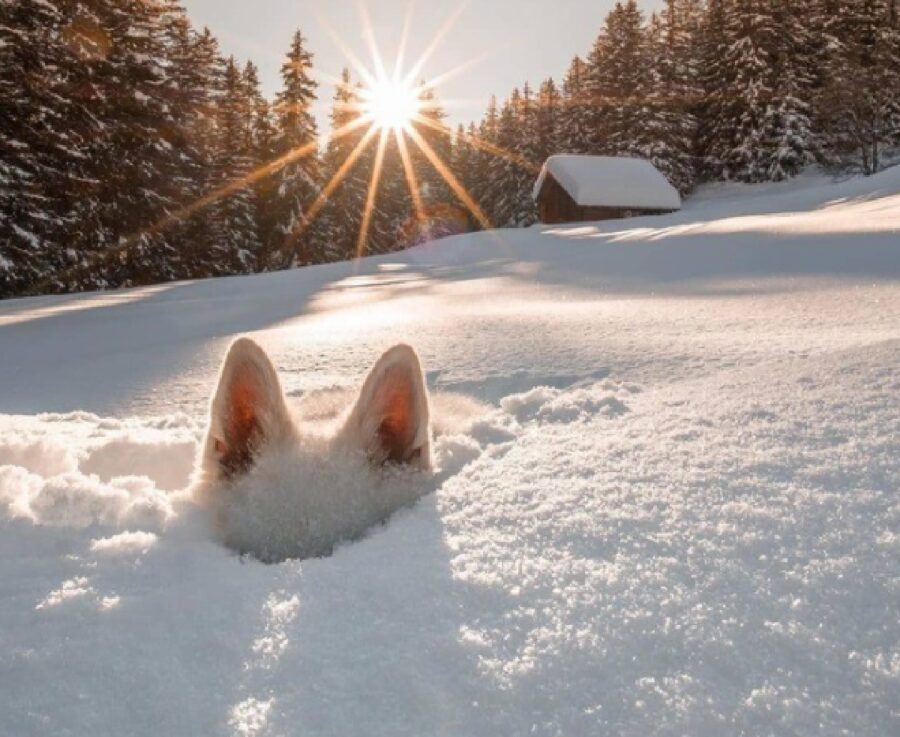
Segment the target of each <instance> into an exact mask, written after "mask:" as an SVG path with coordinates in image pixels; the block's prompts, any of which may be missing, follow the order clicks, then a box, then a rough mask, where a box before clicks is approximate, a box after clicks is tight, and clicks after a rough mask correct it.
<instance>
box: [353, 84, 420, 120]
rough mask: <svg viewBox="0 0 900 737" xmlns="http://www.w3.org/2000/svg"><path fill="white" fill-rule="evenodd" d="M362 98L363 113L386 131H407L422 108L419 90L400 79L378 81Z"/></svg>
mask: <svg viewBox="0 0 900 737" xmlns="http://www.w3.org/2000/svg"><path fill="white" fill-rule="evenodd" d="M362 97H363V104H362V108H363V111H364V112H365V113H366V114H368V115H369V117H371V118H372V120H373V121H374V123H375V125H377V126H378V127H379V128H382V129H385V130H394V131H402V130H406V129H407V128H408V127H409V125H410V123H412V121H413V118H415V117H416V116H417V115H418V114H419V111H420V110H421V108H422V103H421V101H420V99H419V94H418V89H417V88H415V87H413V86H411V85H408V84H405V83H404V82H403V81H401V80H398V79H391V78H382V79H378V80H376V83H375V84H374V85H372V87H371V88H369V89H365V90H363V91H362Z"/></svg>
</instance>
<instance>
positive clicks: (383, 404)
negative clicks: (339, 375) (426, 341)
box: [344, 345, 431, 469]
mask: <svg viewBox="0 0 900 737" xmlns="http://www.w3.org/2000/svg"><path fill="white" fill-rule="evenodd" d="M344 435H345V436H346V437H347V438H348V439H349V440H350V442H353V443H355V444H356V445H357V446H361V447H362V448H363V450H365V451H366V452H367V453H368V454H369V457H370V458H371V459H372V462H373V463H376V464H383V463H386V462H392V463H406V464H409V465H412V466H416V467H417V468H422V469H428V468H431V421H430V414H429V407H428V391H427V390H426V388H425V379H424V377H423V376H422V366H421V364H420V363H419V357H418V356H417V355H416V352H415V351H414V350H413V349H412V348H410V347H409V346H408V345H396V346H394V347H393V348H391V349H390V350H389V351H387V353H385V354H384V355H383V356H382V357H381V358H380V359H378V362H377V363H376V364H375V367H374V368H373V369H372V371H371V372H370V373H369V375H368V377H367V378H366V380H365V383H364V384H363V387H362V390H361V391H360V393H359V398H358V399H357V400H356V404H355V405H354V406H353V409H352V410H351V412H350V416H349V417H348V419H347V424H346V425H345V426H344Z"/></svg>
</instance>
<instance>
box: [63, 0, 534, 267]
mask: <svg viewBox="0 0 900 737" xmlns="http://www.w3.org/2000/svg"><path fill="white" fill-rule="evenodd" d="M466 5H467V1H466V0H464V2H462V3H461V4H460V5H459V6H458V7H457V8H456V9H455V10H454V11H453V12H452V13H451V14H450V15H449V16H448V18H447V19H446V21H445V22H444V23H443V25H442V26H441V28H440V29H439V30H438V32H437V33H436V34H435V36H434V37H433V38H432V40H431V41H430V43H429V44H428V45H427V47H426V48H425V50H424V51H423V53H422V54H421V56H419V57H418V58H417V59H416V60H415V62H413V63H412V64H411V65H410V66H409V67H408V68H405V54H406V48H407V44H408V41H409V35H410V28H411V24H412V13H413V5H412V3H410V5H409V7H408V12H407V14H406V19H405V22H404V25H403V29H402V34H401V41H400V45H399V47H398V49H397V55H396V62H395V64H394V68H393V70H392V71H391V72H390V73H389V72H388V71H387V69H386V67H385V64H384V61H383V57H382V55H381V52H380V49H379V47H378V44H377V42H376V39H375V35H374V32H373V29H372V24H371V22H370V20H369V17H368V11H367V9H366V7H365V4H364V3H360V6H359V9H360V21H361V24H362V29H363V33H364V35H365V37H366V40H367V43H368V46H369V51H370V55H371V57H372V65H373V68H369V67H368V66H366V65H365V64H363V63H362V62H361V61H360V60H359V58H358V57H357V56H356V55H355V54H353V52H352V50H351V49H350V48H349V47H348V46H347V44H345V43H344V42H343V40H342V39H341V38H340V36H339V35H338V34H337V33H336V32H335V31H334V30H333V29H332V28H331V27H330V26H329V25H328V24H327V22H326V21H325V20H324V19H323V18H321V17H320V18H319V22H320V24H321V25H322V27H323V28H325V30H326V31H327V32H328V33H329V35H331V37H332V39H333V41H334V42H335V44H336V45H337V46H338V48H339V49H340V50H341V51H342V52H343V54H344V55H345V57H346V58H347V60H348V61H349V62H350V64H351V65H352V66H353V67H354V68H355V69H356V71H357V74H358V75H359V78H360V79H361V80H362V82H363V87H362V88H361V89H360V90H359V97H360V100H359V102H358V103H356V104H355V105H353V106H352V110H353V112H355V113H356V118H355V119H354V120H352V121H351V122H350V123H348V124H347V125H344V126H342V127H341V128H339V129H337V130H334V131H332V132H331V134H330V139H332V140H336V139H339V138H343V137H345V136H348V135H351V134H354V133H356V132H357V131H359V130H360V129H363V128H365V131H364V132H363V135H362V136H361V138H360V139H359V141H358V142H357V143H356V145H355V146H354V148H353V149H352V151H351V152H350V153H349V154H348V156H347V159H346V160H345V161H344V162H343V163H342V164H341V166H339V167H338V169H337V171H335V173H334V174H333V175H332V177H331V179H330V180H329V181H328V182H327V183H325V185H324V186H323V187H322V189H321V191H320V193H319V195H318V197H317V198H316V200H315V202H313V203H312V204H311V205H310V206H309V207H308V208H307V210H306V211H305V212H304V213H303V214H304V217H303V218H301V222H300V224H299V225H298V226H297V228H296V229H295V230H294V232H293V233H292V234H291V236H290V240H291V241H293V242H296V240H297V239H299V238H300V237H302V235H303V233H304V232H305V231H306V230H307V228H309V226H310V225H311V224H312V222H313V221H314V220H315V218H316V216H317V215H318V214H319V213H320V212H321V211H322V209H323V208H324V206H325V205H326V204H327V203H328V201H329V199H330V198H331V196H332V195H333V194H334V192H335V190H336V189H337V188H338V187H339V186H340V184H341V182H342V181H343V180H344V179H345V178H346V177H347V175H348V174H349V173H350V171H351V170H352V169H353V167H354V166H355V165H356V164H357V162H358V161H359V160H360V158H361V157H362V155H363V154H364V153H365V151H366V150H367V148H368V147H369V146H370V145H372V144H373V143H375V141H376V140H377V150H376V155H375V161H374V166H373V168H372V175H371V180H370V182H369V191H368V193H367V198H366V204H365V210H364V212H363V213H362V215H363V216H362V221H361V225H360V231H359V234H358V238H357V248H356V257H357V258H361V257H362V256H364V255H365V246H366V243H367V241H368V234H369V229H370V227H371V223H372V219H373V214H374V208H375V203H376V199H377V195H378V189H379V185H380V180H381V175H382V171H383V168H384V166H383V165H384V157H385V151H386V148H387V145H388V140H389V137H391V136H393V137H394V138H395V140H396V144H397V148H398V151H399V153H400V157H401V160H402V163H403V170H404V174H405V178H406V181H407V185H408V188H409V192H410V197H411V200H412V203H413V211H414V214H415V217H416V219H417V221H418V222H419V223H420V224H422V223H423V222H424V220H425V218H426V217H427V215H426V213H425V211H424V208H423V205H422V197H421V194H420V191H419V185H418V182H417V178H416V173H415V169H414V167H413V165H412V160H411V155H410V150H409V143H412V144H414V145H415V146H416V147H417V148H418V149H419V151H420V152H421V153H422V155H423V156H424V157H425V159H426V160H427V161H428V162H429V164H430V165H431V166H432V167H433V168H434V169H435V171H436V172H437V173H438V174H439V175H440V176H441V177H442V178H443V179H444V181H445V182H446V183H447V185H448V187H449V188H450V190H451V191H452V192H453V193H454V195H455V196H456V198H457V199H459V201H460V202H461V203H462V204H463V206H464V207H465V208H466V209H467V210H468V211H469V212H470V213H471V214H472V216H473V217H474V218H475V220H476V221H477V222H478V223H479V224H480V225H481V227H483V228H485V229H488V228H490V227H491V223H490V221H489V219H488V217H487V215H486V214H485V213H484V212H483V211H482V209H481V208H480V207H479V205H478V203H477V202H476V200H475V198H474V197H472V195H471V194H470V193H469V192H468V191H467V190H466V188H465V187H464V186H463V184H462V183H461V182H460V181H459V180H458V179H457V177H456V176H455V175H454V174H453V172H452V170H451V168H450V166H449V164H448V163H447V162H445V161H443V160H442V159H441V158H440V156H439V155H438V154H437V152H436V151H435V150H434V148H433V147H432V146H431V145H429V143H428V142H427V141H426V140H425V138H424V137H423V136H422V135H421V133H420V132H419V130H417V128H423V129H424V128H427V129H429V130H431V131H436V132H438V133H439V134H441V135H445V136H450V135H451V132H450V130H449V129H448V128H446V127H444V126H443V125H440V124H439V123H438V122H436V121H435V120H434V118H433V117H430V116H429V115H428V112H429V111H430V110H432V109H433V106H434V105H436V103H434V102H431V101H429V99H428V98H429V95H428V93H429V92H430V91H432V90H434V88H435V86H436V85H437V84H442V83H444V82H446V81H448V80H449V79H451V78H453V77H455V76H457V75H458V74H460V73H461V72H463V71H465V70H467V69H469V68H470V67H471V66H472V65H473V64H475V63H479V62H480V61H482V60H483V59H484V58H485V57H486V56H487V55H483V56H481V57H477V58H474V59H470V60H468V61H466V62H464V63H463V64H460V65H459V66H456V67H454V68H452V69H449V70H448V71H445V72H443V73H441V74H438V75H436V76H434V77H432V78H431V79H430V80H426V81H424V82H418V83H417V82H416V81H415V80H418V79H420V78H421V75H422V72H423V70H424V68H425V65H426V63H427V62H428V61H429V60H430V59H431V57H432V56H433V55H434V53H435V51H436V50H437V48H438V47H439V46H440V44H441V42H442V41H443V40H444V38H445V37H446V36H447V34H448V33H449V32H450V30H451V29H452V27H453V25H454V23H455V22H456V20H457V19H458V18H459V16H460V15H461V14H462V12H463V10H464V9H465V7H466ZM325 76H326V77H327V76H329V75H325ZM335 81H338V82H339V80H335ZM467 141H468V143H470V144H471V145H473V146H475V147H476V148H478V149H480V150H482V151H484V152H486V153H490V154H491V155H493V156H498V157H502V158H505V159H507V160H508V161H511V162H512V163H514V164H516V165H518V166H522V167H523V168H526V169H528V170H536V169H537V168H538V167H537V165H536V164H535V163H534V162H530V161H526V160H525V159H523V158H522V157H521V156H518V155H516V154H514V153H512V152H510V151H507V150H505V149H502V148H499V147H498V146H496V145H493V144H490V143H488V142H486V141H482V140H481V139H479V138H478V137H477V136H467ZM317 151H318V148H317V144H316V143H310V144H306V145H304V146H302V147H298V148H296V149H294V150H292V151H289V152H288V153H287V154H285V155H283V156H281V157H279V158H278V159H275V160H273V161H271V162H269V163H267V164H264V165H262V166H260V167H259V168H257V169H255V170H254V171H252V172H250V173H249V174H247V175H245V176H242V177H239V178H237V179H234V180H232V181H230V182H227V183H226V184H224V185H223V186H220V187H218V188H216V189H214V190H212V191H210V192H208V193H207V194H206V195H204V196H203V197H200V198H199V199H197V200H195V201H194V202H191V203H189V204H187V205H185V206H183V207H181V208H179V209H177V210H175V211H173V212H171V213H169V214H168V215H167V216H166V217H164V218H162V219H161V220H159V221H158V222H156V223H154V224H153V225H151V226H150V227H149V228H146V229H144V230H142V231H140V232H138V233H135V234H133V235H132V236H131V237H130V238H127V239H123V240H122V241H120V243H119V244H118V245H117V247H116V248H113V249H110V250H109V251H106V252H104V254H103V255H102V256H101V257H100V258H102V259H103V260H104V261H109V262H112V261H113V259H115V258H117V257H120V256H121V255H122V254H123V252H125V251H128V250H129V249H130V248H131V247H133V246H135V245H136V244H137V243H139V242H140V240H141V239H142V238H143V237H144V236H146V235H148V234H152V233H158V232H160V231H163V230H165V229H167V228H169V227H170V226H172V225H174V224H176V223H177V222H180V221H183V220H185V219H187V218H189V217H190V216H192V215H194V214H196V213H197V212H199V211H200V210H203V209H205V208H206V207H208V206H210V205H212V204H213V203H215V202H216V201H218V200H220V199H222V198H225V197H228V196H230V195H232V194H234V193H235V192H238V191H240V190H241V189H244V188H246V187H248V186H251V185H253V184H255V183H257V182H259V181H261V180H262V179H264V178H266V177H269V176H272V175H274V174H275V173H277V172H278V171H280V170H281V169H283V168H284V167H286V166H288V165H290V164H292V163H294V162H296V161H299V160H301V159H304V158H306V157H309V156H313V155H315V154H316V153H317ZM78 268H84V265H82V266H81V267H72V269H69V270H68V271H67V272H65V273H64V274H62V275H60V276H59V278H60V279H65V278H67V277H69V276H71V275H72V274H75V273H76V272H77V270H78Z"/></svg>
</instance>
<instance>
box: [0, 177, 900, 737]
mask: <svg viewBox="0 0 900 737" xmlns="http://www.w3.org/2000/svg"><path fill="white" fill-rule="evenodd" d="M898 202H900V169H898V170H897V171H896V172H886V173H885V174H884V175H881V176H879V177H873V178H871V179H869V180H851V181H848V182H845V183H842V184H832V183H828V182H824V181H822V180H821V179H819V180H807V181H804V182H801V183H799V184H796V183H795V184H793V185H773V186H766V187H760V188H745V187H740V188H725V189H721V190H720V189H717V190H716V191H715V192H710V193H708V194H701V196H700V198H699V199H696V200H692V201H690V202H689V203H687V206H686V208H685V209H684V210H682V211H681V212H680V213H678V214H676V215H671V216H665V217H662V218H657V219H654V220H653V222H650V221H649V220H647V221H641V220H639V219H638V220H634V221H629V226H632V225H633V227H629V228H627V229H625V230H623V229H622V224H621V223H616V224H610V223H604V224H595V225H590V224H589V225H583V226H579V227H578V228H552V229H549V228H533V229H529V230H527V231H517V232H511V233H507V232H500V233H493V234H480V235H475V236H467V237H463V238H456V239H450V240H447V241H443V242H441V243H439V244H426V245H425V246H423V247H421V248H417V249H414V250H413V251H410V252H407V253H404V254H394V255H390V256H386V257H380V258H378V259H372V260H365V261H363V262H361V263H360V264H358V265H356V266H342V265H331V266H327V267H323V268H313V269H303V270H298V271H293V272H283V273H278V274H270V275H265V276H260V277H249V278H242V279H228V280H219V281H210V282H203V283H197V284H181V285H167V286H166V288H165V289H159V290H156V291H153V292H152V293H151V292H148V293H142V292H141V291H140V290H135V291H134V292H127V293H125V296H127V298H125V297H124V296H123V298H122V299H116V300H113V301H109V300H107V299H105V297H106V296H105V295H97V296H90V295H89V296H85V297H83V298H80V299H82V300H83V301H79V309H77V310H76V309H66V306H67V305H69V302H68V300H67V298H65V297H61V298H57V299H53V300H43V301H41V302H40V303H35V302H33V301H28V300H25V301H14V302H12V303H9V304H3V305H0V355H2V356H3V360H2V362H0V386H2V387H3V390H2V392H0V411H4V412H10V413H12V412H17V413H18V414H15V415H13V414H8V415H0V683H2V684H3V688H2V689H0V733H3V734H13V735H27V734H48V733H59V734H73V735H94V734H109V733H122V734H125V733H127V734H135V735H147V736H148V737H149V736H150V735H159V734H167V735H196V734H203V735H260V736H262V735H278V734H295V733H298V732H300V733H302V734H304V735H312V736H316V735H322V736H323V737H324V736H325V735H335V734H340V735H361V734H366V735H382V734H383V735H392V737H396V736H397V735H430V734H451V735H472V736H473V737H479V736H481V735H492V736H493V735H498V734H534V735H547V736H550V735H554V736H559V735H593V734H616V735H648V734H652V735H672V736H675V735H685V734H690V735H698V736H703V735H720V734H745V735H759V736H760V737H763V736H764V735H772V734H776V735H787V734H790V735H798V736H803V737H813V736H814V735H815V736H816V737H818V735H821V734H823V733H825V734H854V735H859V736H860V737H881V735H885V734H892V733H893V732H895V731H896V724H897V720H898V712H897V694H898V693H900V668H898V665H897V664H898V662H900V651H898V644H897V643H898V642H900V623H898V618H897V607H898V600H897V570H898V568H900V533H898V529H900V506H898V499H897V490H898V489H900V368H898V367H900V328H898V326H900V253H898V250H897V232H898V230H897V228H898V227H900V226H898V224H897V212H898V211H900V210H898V208H897V206H896V205H897V203H898ZM6 318H9V319H7V320H6V321H5V322H4V319H6ZM248 331H249V332H253V334H254V336H255V337H256V339H257V340H258V341H259V342H260V343H261V344H263V345H265V346H266V348H267V349H268V350H269V352H270V355H271V356H272V357H273V360H274V362H275V364H276V366H277V368H278V370H279V374H280V376H281V377H282V380H283V383H284V385H285V388H286V390H287V392H288V394H289V395H290V396H291V397H293V398H298V399H300V400H301V401H302V398H303V397H305V396H309V395H311V394H312V393H314V392H316V391H321V390H322V388H323V387H337V388H339V389H342V390H346V391H349V392H352V391H354V390H355V389H356V388H357V387H358V386H359V381H360V374H361V372H362V371H363V369H364V368H365V367H367V366H369V365H371V363H372V361H373V360H374V358H375V357H377V356H378V355H379V354H380V353H381V352H382V351H383V349H384V348H385V347H387V346H389V345H392V344H394V343H396V342H400V341H404V340H405V341H409V342H411V343H413V344H414V345H415V346H416V348H417V349H418V351H419V353H420V355H421V356H422V358H423V364H424V366H425V367H426V370H427V371H428V372H429V373H428V382H429V386H430V387H432V388H437V389H443V390H448V391H456V392H462V393H464V394H466V395H468V396H470V397H472V400H467V401H464V402H461V403H460V405H459V406H458V407H457V409H456V411H455V414H454V412H450V413H449V416H450V420H449V421H448V422H446V423H444V426H443V428H442V430H443V434H442V435H441V437H440V438H438V440H437V441H436V443H435V449H434V450H435V455H436V458H437V463H438V467H437V470H436V471H435V474H434V475H433V476H431V477H429V478H428V479H427V480H426V482H425V485H424V490H425V491H426V492H427V493H424V495H422V496H421V497H419V498H418V499H417V500H416V501H415V502H414V503H411V504H410V505H408V506H407V507H405V508H404V509H402V510H401V511H399V512H398V513H397V514H395V515H393V516H392V517H391V518H390V519H389V520H388V521H387V522H386V523H385V524H383V525H376V526H375V527H374V528H373V529H371V530H369V531H368V532H367V533H366V534H365V535H363V536H362V537H361V538H360V539H359V540H357V541H355V542H352V543H346V544H342V545H340V546H338V547H337V548H336V549H335V550H334V551H333V554H332V555H331V556H330V557H327V558H318V559H309V560H304V561H288V562H284V563H281V564H278V565H263V564H261V563H259V562H258V561H256V560H254V559H253V558H250V557H246V556H245V557H241V556H237V555H235V554H233V553H231V552H230V551H228V550H227V549H225V548H224V547H223V546H221V545H219V544H217V543H216V542H215V540H214V538H213V535H212V532H211V530H210V525H209V520H208V518H207V517H206V515H205V514H203V513H202V511H201V510H198V509H197V508H196V507H195V506H194V505H192V504H190V503H188V502H186V500H185V499H184V497H183V494H182V493H181V492H180V491H179V490H180V489H181V488H182V487H183V486H184V485H185V484H186V483H187V479H189V477H190V473H191V469H192V455H193V449H194V447H195V444H196V443H197V442H198V441H199V439H200V437H201V435H202V429H203V423H204V420H205V411H206V406H207V402H208V400H209V394H210V392H211V391H212V387H213V386H214V382H215V377H216V372H217V370H218V365H219V361H220V360H221V357H222V354H223V352H224V347H225V346H226V345H227V343H228V342H229V341H230V339H231V337H232V336H233V334H235V333H238V332H248ZM60 356H64V357H65V360H61V359H60ZM470 402H471V404H470ZM472 406H475V407H479V408H480V410H479V411H478V412H470V408H471V407H472ZM76 409H77V410H82V411H73V410H76ZM48 410H52V411H53V412H55V413H56V414H35V413H39V412H46V411H48ZM83 410H90V412H91V413H88V412H86V411H83ZM309 450H310V451H312V450H313V449H312V448H310V449H309ZM314 458H315V455H314V454H313V455H312V456H311V460H310V462H311V463H314V460H312V459H314ZM347 470H348V467H343V468H341V469H339V468H334V467H329V466H328V464H319V466H317V467H316V468H315V469H310V468H307V467H304V468H302V469H301V468H299V467H296V465H292V464H285V465H283V466H282V465H277V464H276V466H273V467H272V468H271V469H268V470H266V471H265V472H266V473H272V474H275V475H276V476H277V477H278V479H279V484H280V485H282V486H283V487H284V488H288V487H290V486H291V485H292V484H293V483H294V481H295V479H296V478H298V477H299V476H301V475H304V476H308V475H309V473H310V472H311V471H312V472H314V473H317V474H320V476H321V478H322V479H323V480H326V481H328V483H325V484H323V487H322V488H328V487H329V485H330V484H331V483H332V482H333V481H337V480H339V476H340V474H341V473H343V472H344V471H347ZM355 477H356V476H355ZM357 478H358V477H357ZM341 483H343V481H341ZM276 486H277V485H276ZM418 491H422V488H421V487H420V488H419V489H418ZM339 507H340V505H336V506H335V510H337V509H338V508H339ZM284 508H286V507H282V511H279V510H278V509H273V510H272V517H271V519H270V520H260V525H261V526H262V527H265V526H266V525H267V524H269V522H271V523H272V524H273V526H277V525H280V524H283V523H284V520H283V519H282V518H281V517H282V516H283V509H284ZM254 509H255V507H254ZM254 513H255V512H254ZM336 513H337V511H336ZM276 518H277V519H276ZM160 674H164V677H161V676H160Z"/></svg>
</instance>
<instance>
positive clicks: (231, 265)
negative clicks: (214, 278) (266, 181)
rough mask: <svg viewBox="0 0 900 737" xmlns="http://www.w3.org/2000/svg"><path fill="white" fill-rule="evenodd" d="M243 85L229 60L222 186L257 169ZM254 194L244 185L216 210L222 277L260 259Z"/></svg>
mask: <svg viewBox="0 0 900 737" xmlns="http://www.w3.org/2000/svg"><path fill="white" fill-rule="evenodd" d="M247 92H248V90H247V86H246V84H245V80H244V78H243V76H242V75H241V71H240V69H238V66H237V63H236V62H235V60H234V57H231V58H229V59H228V61H227V62H226V64H225V71H224V75H223V78H222V93H221V98H220V99H219V102H218V109H219V115H218V141H217V144H218V150H217V156H216V170H217V172H218V175H219V179H220V184H221V185H226V184H228V183H231V182H237V181H240V180H242V179H244V178H246V177H247V175H248V174H250V173H251V171H252V170H253V159H252V157H251V153H252V138H251V135H250V133H251V127H250V122H249V121H248V116H247V111H248V109H249V108H250V103H251V100H250V99H249V98H248V94H247ZM256 215H257V204H256V192H255V190H254V188H253V187H252V186H251V185H249V184H248V185H246V186H244V187H242V188H240V189H238V190H237V191H236V192H234V193H232V194H229V195H228V196H227V197H223V198H221V199H219V200H218V201H217V202H216V203H215V205H214V207H213V222H214V226H213V228H214V230H213V244H214V245H213V255H214V258H215V268H216V270H217V272H218V273H221V274H236V273H250V272H252V271H255V270H256V266H257V263H258V260H259V250H260V241H259V227H258V223H257V221H256Z"/></svg>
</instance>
